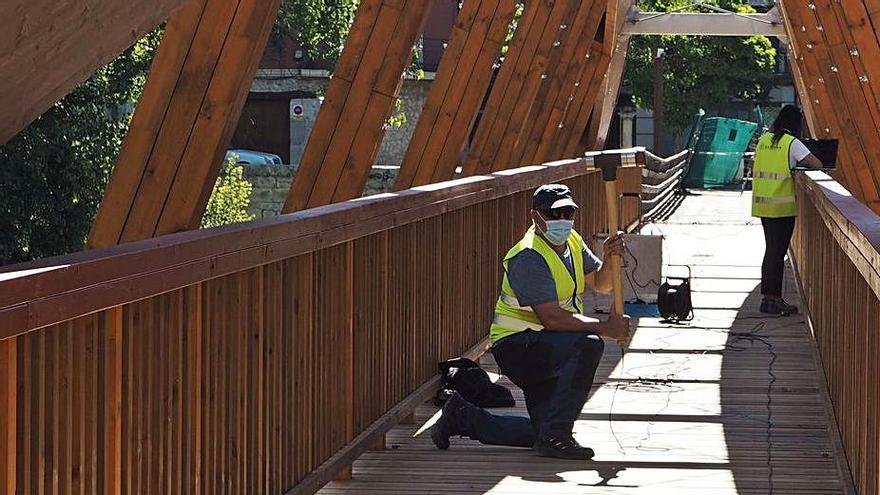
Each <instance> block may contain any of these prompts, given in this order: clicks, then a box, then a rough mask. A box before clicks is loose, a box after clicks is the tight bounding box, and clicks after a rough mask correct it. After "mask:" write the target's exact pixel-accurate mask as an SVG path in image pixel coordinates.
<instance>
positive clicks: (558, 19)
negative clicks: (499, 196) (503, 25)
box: [491, 0, 582, 172]
mask: <svg viewBox="0 0 880 495" xmlns="http://www.w3.org/2000/svg"><path fill="white" fill-rule="evenodd" d="M581 5H582V2H581V0H574V1H572V0H567V1H557V4H556V6H554V9H553V11H552V12H551V16H550V20H549V21H548V22H547V27H546V28H545V29H544V35H543V36H542V38H541V43H540V44H539V45H538V51H537V52H536V54H535V60H534V61H533V63H532V67H531V68H530V70H529V72H528V73H527V76H526V80H525V82H524V84H523V87H522V89H521V90H520V92H519V95H518V96H516V97H515V100H514V101H513V103H512V109H513V112H512V113H511V114H510V117H509V118H508V119H507V121H506V122H505V125H504V126H503V128H504V131H503V134H502V138H501V142H500V144H499V147H498V150H497V151H496V152H495V156H494V158H493V159H492V160H491V163H492V168H491V170H492V171H493V172H494V171H498V170H504V169H509V168H516V167H517V166H518V165H519V163H518V162H515V161H514V160H513V153H514V151H515V149H516V147H517V145H518V143H519V141H520V139H522V134H523V127H524V126H525V124H526V122H527V121H528V115H529V113H530V112H531V111H532V109H535V110H536V111H537V108H536V107H537V106H543V105H544V104H545V102H544V99H545V98H546V95H547V92H548V91H549V87H550V84H549V80H548V79H549V76H548V74H553V73H554V72H555V71H556V69H557V67H558V66H559V65H560V63H561V62H562V60H563V57H566V58H567V59H571V52H570V51H569V52H568V53H566V48H568V47H571V46H573V45H576V39H575V38H576V36H575V34H574V30H572V29H569V26H571V25H572V22H573V21H574V20H575V15H576V13H577V11H578V7H579V6H581ZM563 26H565V27H563ZM569 40H571V42H569ZM542 88H543V91H541V89H542Z"/></svg>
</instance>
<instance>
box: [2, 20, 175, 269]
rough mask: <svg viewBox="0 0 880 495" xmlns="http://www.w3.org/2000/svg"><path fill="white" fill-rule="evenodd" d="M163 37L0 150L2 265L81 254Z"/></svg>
mask: <svg viewBox="0 0 880 495" xmlns="http://www.w3.org/2000/svg"><path fill="white" fill-rule="evenodd" d="M159 37H160V32H159V31H158V30H157V31H155V32H153V33H151V34H149V35H147V36H146V37H144V38H143V39H141V40H140V41H138V42H137V43H135V45H134V46H132V47H131V48H129V49H128V50H126V51H125V52H124V53H122V54H121V55H120V56H119V57H117V58H116V59H115V60H113V61H112V62H110V63H109V64H107V65H106V66H104V67H102V68H100V69H98V71H97V72H96V73H95V74H94V75H93V76H92V77H91V78H89V79H88V80H87V81H85V82H84V83H82V84H81V85H79V86H78V87H77V88H76V89H74V90H73V91H72V92H71V93H70V94H68V95H67V96H66V97H65V98H64V99H62V100H61V101H59V102H58V103H56V104H55V105H53V106H52V108H50V109H49V110H48V111H46V112H45V113H44V114H43V115H41V116H40V117H39V118H38V119H36V120H35V121H34V122H33V123H31V124H30V126H28V127H27V128H25V129H24V130H22V131H21V132H19V133H18V135H16V136H15V137H14V138H12V139H11V140H9V141H8V142H6V143H5V144H3V145H2V146H0V164H2V166H0V184H2V185H3V188H2V194H0V264H7V263H14V262H19V261H26V260H31V259H36V258H41V257H45V256H53V255H57V254H63V253H68V252H72V251H78V250H80V249H82V247H83V244H84V242H85V238H86V236H87V234H88V231H89V228H90V226H91V223H92V220H93V218H94V215H95V212H96V211H97V208H98V204H99V203H100V201H101V196H102V195H103V192H104V187H105V185H106V183H107V179H108V178H109V176H110V172H111V171H112V168H113V163H114V161H115V160H116V156H117V155H118V153H119V147H120V145H121V144H122V139H123V137H124V136H125V132H126V130H127V128H128V123H129V120H130V115H128V114H127V112H125V109H126V108H131V102H133V101H137V98H138V96H139V95H140V92H141V90H142V89H143V84H144V81H145V80H146V73H147V69H148V67H149V63H150V60H151V58H152V54H153V51H154V50H155V47H156V46H157V45H158V42H159Z"/></svg>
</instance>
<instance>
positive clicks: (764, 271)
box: [752, 105, 822, 315]
mask: <svg viewBox="0 0 880 495" xmlns="http://www.w3.org/2000/svg"><path fill="white" fill-rule="evenodd" d="M801 120H802V115H801V110H800V108H798V107H796V106H794V105H785V106H784V107H782V110H780V112H779V115H778V116H777V117H776V120H774V121H773V127H772V128H771V130H770V132H765V133H764V134H763V135H762V136H761V138H760V139H759V140H758V145H757V147H756V148H755V165H754V173H753V174H752V175H753V177H752V216H755V217H759V218H760V219H761V226H762V227H763V228H764V243H765V245H766V247H765V250H764V261H763V263H761V295H762V296H763V298H762V300H761V312H762V313H771V314H777V315H779V314H781V315H790V314H792V313H797V311H798V308H797V306H794V305H792V304H788V303H787V302H785V301H784V300H783V299H782V274H783V271H784V270H785V253H786V252H787V251H788V246H789V244H790V243H791V234H792V233H793V232H794V221H795V218H796V217H797V202H796V196H795V187H794V177H793V176H792V169H794V167H795V166H796V165H797V164H798V163H803V164H804V165H806V166H808V167H810V168H817V169H818V168H822V162H820V161H819V159H818V158H816V157H815V156H814V155H813V154H812V153H810V150H809V149H807V147H806V146H805V145H804V143H802V142H801V140H800V139H798V138H797V136H800V134H801Z"/></svg>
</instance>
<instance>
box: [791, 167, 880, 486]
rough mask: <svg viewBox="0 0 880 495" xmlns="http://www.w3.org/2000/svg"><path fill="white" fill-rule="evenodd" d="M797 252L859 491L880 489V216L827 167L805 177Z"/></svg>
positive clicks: (794, 249) (800, 188) (800, 184)
mask: <svg viewBox="0 0 880 495" xmlns="http://www.w3.org/2000/svg"><path fill="white" fill-rule="evenodd" d="M797 185H798V204H799V209H800V215H799V217H798V220H797V223H796V227H795V234H794V239H793V242H792V252H793V253H794V258H795V260H796V268H797V273H798V278H799V281H800V287H801V289H802V291H803V295H804V299H805V301H804V302H805V304H806V306H807V308H808V310H809V320H810V322H811V326H812V330H813V333H814V336H815V339H816V344H817V347H818V351H819V354H820V356H821V359H822V365H823V368H824V370H825V376H826V380H827V384H828V390H829V394H830V397H831V401H832V403H833V405H834V413H835V416H836V419H837V425H838V428H839V430H840V436H841V440H842V442H843V447H844V449H845V451H846V457H847V461H848V463H849V468H850V471H851V473H852V476H853V481H854V483H855V487H856V489H857V490H858V493H860V494H863V495H876V494H878V493H880V217H878V216H877V215H876V214H874V213H873V212H871V210H870V209H868V208H867V207H866V206H864V205H863V204H861V203H859V202H858V201H857V200H856V199H855V198H853V197H852V196H851V195H850V193H849V192H848V191H847V190H846V189H845V188H844V187H843V186H841V185H840V184H839V183H837V182H835V181H834V180H833V179H831V178H830V177H828V176H827V175H825V174H824V173H822V172H807V173H806V174H804V175H799V176H798V177H797Z"/></svg>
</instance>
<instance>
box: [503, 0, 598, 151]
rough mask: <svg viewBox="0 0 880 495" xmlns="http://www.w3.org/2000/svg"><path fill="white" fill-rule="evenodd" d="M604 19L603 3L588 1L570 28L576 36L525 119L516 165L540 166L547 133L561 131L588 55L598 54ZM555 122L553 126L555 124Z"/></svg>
mask: <svg viewBox="0 0 880 495" xmlns="http://www.w3.org/2000/svg"><path fill="white" fill-rule="evenodd" d="M601 19H602V0H594V1H590V0H587V1H584V2H582V3H581V5H580V7H579V8H578V12H577V16H576V17H575V19H574V21H573V22H572V24H571V26H569V27H568V29H570V30H571V33H572V35H571V36H569V37H568V38H566V39H565V40H564V41H563V53H562V56H561V57H560V63H559V64H557V65H556V70H555V71H553V73H552V75H551V76H550V77H549V78H548V79H547V80H546V81H543V82H542V84H541V87H540V89H539V90H538V93H537V95H536V97H535V101H534V103H533V104H532V108H531V110H530V112H529V116H528V118H527V119H526V120H525V122H524V124H523V127H522V131H521V136H520V139H519V140H518V142H517V145H516V148H515V149H514V151H513V154H512V155H511V159H510V162H511V164H512V165H513V166H516V165H526V164H529V163H540V161H536V160H535V158H536V157H535V154H536V152H537V150H538V147H539V146H540V144H541V139H542V138H543V137H544V135H545V134H548V133H553V132H555V131H556V130H557V129H558V120H559V118H560V117H561V115H562V111H563V110H564V108H565V105H566V104H567V100H568V98H569V97H570V96H571V93H572V90H573V88H574V84H575V82H576V80H577V77H578V74H579V73H580V72H581V71H582V70H583V67H584V65H586V64H587V62H588V60H589V59H588V58H587V54H588V53H590V52H591V51H593V50H595V51H598V50H597V49H596V48H595V46H594V43H595V41H594V40H595V33H596V31H597V29H598V28H599V23H600V21H601ZM551 122H552V123H551Z"/></svg>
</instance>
